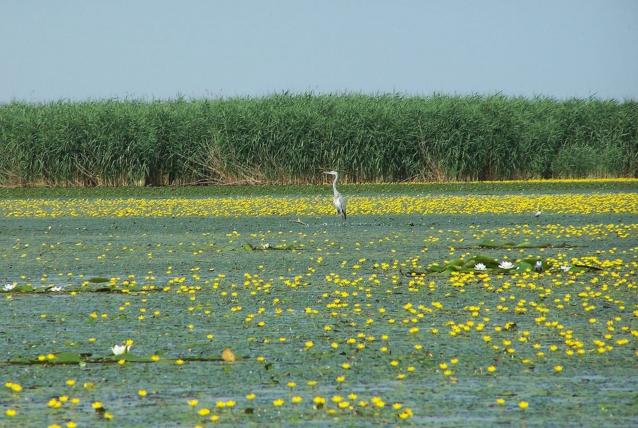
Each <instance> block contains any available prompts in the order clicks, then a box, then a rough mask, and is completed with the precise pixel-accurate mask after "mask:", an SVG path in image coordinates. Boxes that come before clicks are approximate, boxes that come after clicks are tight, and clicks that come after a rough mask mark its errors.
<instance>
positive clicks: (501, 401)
mask: <svg viewBox="0 0 638 428" xmlns="http://www.w3.org/2000/svg"><path fill="white" fill-rule="evenodd" d="M496 404H498V405H499V406H504V405H505V400H504V399H502V398H497V399H496Z"/></svg>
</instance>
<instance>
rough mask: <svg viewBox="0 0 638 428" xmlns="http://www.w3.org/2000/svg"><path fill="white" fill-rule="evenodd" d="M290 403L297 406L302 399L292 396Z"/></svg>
mask: <svg viewBox="0 0 638 428" xmlns="http://www.w3.org/2000/svg"><path fill="white" fill-rule="evenodd" d="M290 401H291V402H292V403H293V404H299V403H301V402H302V401H303V398H301V397H300V396H298V395H293V396H292V398H291V399H290Z"/></svg>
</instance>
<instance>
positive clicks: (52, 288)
mask: <svg viewBox="0 0 638 428" xmlns="http://www.w3.org/2000/svg"><path fill="white" fill-rule="evenodd" d="M49 291H54V292H58V291H62V286H60V285H56V286H55V287H51V288H49Z"/></svg>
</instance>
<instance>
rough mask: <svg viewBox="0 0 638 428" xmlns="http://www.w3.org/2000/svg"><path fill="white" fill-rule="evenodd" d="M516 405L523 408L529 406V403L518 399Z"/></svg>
mask: <svg viewBox="0 0 638 428" xmlns="http://www.w3.org/2000/svg"><path fill="white" fill-rule="evenodd" d="M518 407H520V408H521V409H523V410H525V409H527V408H528V407H529V403H528V402H527V401H519V402H518Z"/></svg>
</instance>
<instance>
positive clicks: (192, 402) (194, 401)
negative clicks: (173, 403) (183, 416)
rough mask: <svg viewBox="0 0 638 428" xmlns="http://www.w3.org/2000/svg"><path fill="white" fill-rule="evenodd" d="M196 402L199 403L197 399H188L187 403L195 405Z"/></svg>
mask: <svg viewBox="0 0 638 428" xmlns="http://www.w3.org/2000/svg"><path fill="white" fill-rule="evenodd" d="M198 404H199V400H196V399H192V400H188V405H189V406H191V407H195V406H197V405H198Z"/></svg>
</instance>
